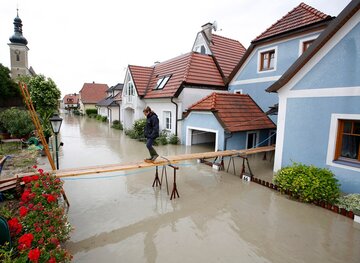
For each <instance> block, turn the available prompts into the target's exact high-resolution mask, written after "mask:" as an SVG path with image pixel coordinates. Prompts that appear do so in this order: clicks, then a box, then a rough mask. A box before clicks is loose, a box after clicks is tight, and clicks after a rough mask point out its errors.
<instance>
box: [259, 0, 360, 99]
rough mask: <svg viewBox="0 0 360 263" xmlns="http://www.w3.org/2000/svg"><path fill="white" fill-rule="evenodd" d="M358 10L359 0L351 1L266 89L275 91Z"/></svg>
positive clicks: (359, 7)
mask: <svg viewBox="0 0 360 263" xmlns="http://www.w3.org/2000/svg"><path fill="white" fill-rule="evenodd" d="M359 10H360V0H353V1H351V2H350V3H349V4H348V5H347V6H346V7H345V8H344V10H343V11H342V12H341V13H340V14H339V15H338V17H337V18H336V19H334V20H333V21H332V22H331V23H330V25H329V26H328V27H327V28H326V29H325V30H324V31H323V32H322V33H321V34H320V36H319V37H318V38H317V39H316V40H315V42H314V43H313V44H312V45H311V46H310V47H309V48H308V49H307V50H306V52H304V54H303V55H302V56H300V57H299V58H298V59H297V60H296V61H295V63H294V64H293V65H292V66H291V67H290V68H289V69H288V70H287V71H286V72H285V73H284V74H283V75H282V76H281V78H280V79H279V80H278V81H276V82H275V83H274V84H272V85H271V86H270V87H269V88H267V89H266V91H268V92H277V91H278V90H279V89H280V88H282V87H283V86H284V85H286V84H287V83H288V82H289V81H290V80H291V79H292V78H293V77H294V76H295V75H296V74H297V72H299V71H300V70H301V69H302V68H303V67H304V66H305V65H306V64H307V63H308V61H309V60H311V58H313V57H314V56H315V55H316V54H317V52H318V51H319V50H320V49H321V48H322V47H323V46H324V45H325V44H326V43H327V42H328V41H329V40H330V39H331V38H332V37H333V36H334V35H335V34H336V33H337V32H338V31H339V29H341V28H342V26H343V25H344V24H346V23H347V22H348V21H349V19H351V18H352V17H353V16H354V14H356V13H357V12H358V11H359Z"/></svg>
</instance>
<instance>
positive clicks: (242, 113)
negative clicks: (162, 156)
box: [182, 92, 275, 151]
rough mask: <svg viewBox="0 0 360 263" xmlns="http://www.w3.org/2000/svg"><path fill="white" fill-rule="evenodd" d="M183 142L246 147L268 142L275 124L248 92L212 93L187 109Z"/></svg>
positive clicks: (262, 144) (273, 133) (218, 147)
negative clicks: (243, 93)
mask: <svg viewBox="0 0 360 263" xmlns="http://www.w3.org/2000/svg"><path fill="white" fill-rule="evenodd" d="M186 114H187V116H186V118H185V119H184V125H183V129H184V130H183V134H185V136H183V142H182V143H184V144H186V145H192V144H202V143H208V144H212V145H214V147H215V148H214V150H215V151H217V150H238V149H250V148H254V147H257V146H267V145H270V144H272V141H271V140H268V138H269V137H273V136H274V135H275V124H274V123H273V122H272V121H271V120H270V118H269V117H268V116H267V115H266V114H265V113H264V112H263V111H262V110H261V109H260V107H259V106H258V105H257V104H256V103H255V102H254V101H253V100H252V99H251V97H250V96H249V95H242V94H232V93H228V92H226V93H216V92H214V93H212V94H210V95H208V96H207V97H205V98H203V99H202V100H200V101H198V102H197V103H195V104H193V105H192V106H191V107H190V108H189V109H188V111H187V113H186Z"/></svg>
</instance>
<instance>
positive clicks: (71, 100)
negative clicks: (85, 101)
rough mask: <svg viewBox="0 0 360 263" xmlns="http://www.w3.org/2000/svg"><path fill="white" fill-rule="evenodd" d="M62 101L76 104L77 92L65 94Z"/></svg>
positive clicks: (77, 99) (77, 100)
mask: <svg viewBox="0 0 360 263" xmlns="http://www.w3.org/2000/svg"><path fill="white" fill-rule="evenodd" d="M63 102H64V104H77V103H78V102H79V94H66V95H65V96H64V98H63Z"/></svg>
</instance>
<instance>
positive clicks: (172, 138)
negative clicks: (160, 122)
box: [169, 134, 180, 144]
mask: <svg viewBox="0 0 360 263" xmlns="http://www.w3.org/2000/svg"><path fill="white" fill-rule="evenodd" d="M179 142H180V139H179V137H177V136H176V135H175V134H171V135H170V137H169V143H170V144H178V143H179Z"/></svg>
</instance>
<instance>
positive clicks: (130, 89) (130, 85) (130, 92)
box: [126, 82, 134, 96]
mask: <svg viewBox="0 0 360 263" xmlns="http://www.w3.org/2000/svg"><path fill="white" fill-rule="evenodd" d="M126 95H128V96H134V85H133V83H132V82H128V85H127V89H126Z"/></svg>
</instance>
